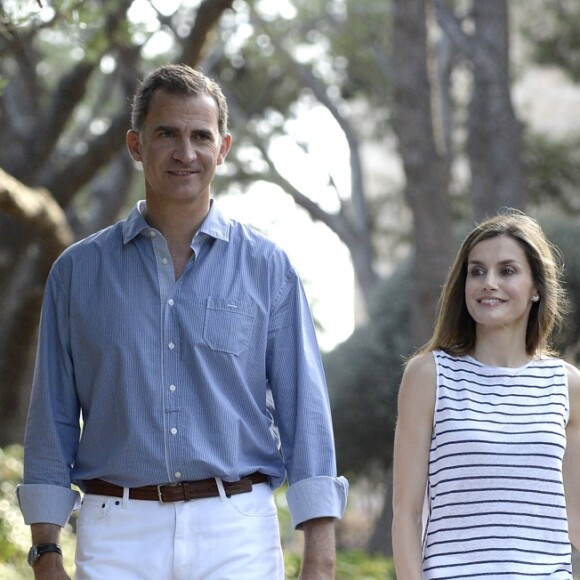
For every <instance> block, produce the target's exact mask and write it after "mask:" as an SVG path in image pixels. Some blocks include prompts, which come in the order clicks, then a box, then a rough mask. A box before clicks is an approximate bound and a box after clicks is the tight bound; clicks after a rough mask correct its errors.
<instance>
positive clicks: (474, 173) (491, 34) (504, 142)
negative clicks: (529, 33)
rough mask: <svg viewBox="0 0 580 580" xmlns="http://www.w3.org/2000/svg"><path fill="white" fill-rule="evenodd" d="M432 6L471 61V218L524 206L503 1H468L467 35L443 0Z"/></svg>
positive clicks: (525, 194)
mask: <svg viewBox="0 0 580 580" xmlns="http://www.w3.org/2000/svg"><path fill="white" fill-rule="evenodd" d="M436 5H437V18H438V21H439V24H440V25H441V27H442V28H443V29H444V30H445V33H446V34H447V35H448V36H449V37H450V38H451V39H452V40H453V41H454V42H455V44H456V45H457V47H458V48H459V50H460V51H461V52H462V53H463V55H464V56H465V57H467V58H468V59H469V60H470V61H471V63H472V65H473V66H472V70H473V83H472V92H471V102H470V104H469V118H468V142H467V152H468V156H469V164H470V168H471V197H472V207H473V214H474V217H475V218H476V220H478V221H479V220H481V219H484V218H486V217H489V216H490V215H493V214H495V213H496V211H497V210H498V209H499V208H501V207H516V208H519V209H524V208H525V206H526V201H527V192H526V185H525V174H524V168H523V163H522V160H521V127H520V124H519V123H518V121H517V119H516V117H515V113H514V109H513V105H512V100H511V92H510V75H509V13H508V5H507V0H473V11H472V18H473V24H474V30H475V32H474V33H473V34H472V35H467V34H466V33H465V32H464V31H463V29H462V27H461V23H460V22H459V21H458V19H457V18H455V16H454V15H453V13H452V12H451V10H450V9H449V8H448V6H447V5H446V4H445V2H443V0H436Z"/></svg>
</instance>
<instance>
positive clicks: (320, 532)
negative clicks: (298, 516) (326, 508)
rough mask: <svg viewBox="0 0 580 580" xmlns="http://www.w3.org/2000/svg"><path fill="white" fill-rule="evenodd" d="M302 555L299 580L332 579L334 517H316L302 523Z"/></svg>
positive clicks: (334, 553)
mask: <svg viewBox="0 0 580 580" xmlns="http://www.w3.org/2000/svg"><path fill="white" fill-rule="evenodd" d="M303 530H304V556H303V559H302V570H301V573H300V580H334V576H335V567H336V539H335V519H334V518H317V519H313V520H308V521H307V522H304V524H303Z"/></svg>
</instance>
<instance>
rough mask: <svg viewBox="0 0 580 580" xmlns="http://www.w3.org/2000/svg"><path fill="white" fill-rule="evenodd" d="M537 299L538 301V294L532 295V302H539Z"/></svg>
mask: <svg viewBox="0 0 580 580" xmlns="http://www.w3.org/2000/svg"><path fill="white" fill-rule="evenodd" d="M539 301H540V297H539V296H538V295H536V296H532V302H539Z"/></svg>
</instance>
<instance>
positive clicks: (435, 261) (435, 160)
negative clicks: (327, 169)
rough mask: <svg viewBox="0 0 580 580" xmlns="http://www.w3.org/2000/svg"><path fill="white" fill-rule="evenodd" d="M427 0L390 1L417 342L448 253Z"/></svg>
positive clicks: (428, 325) (425, 330) (425, 331)
mask: <svg viewBox="0 0 580 580" xmlns="http://www.w3.org/2000/svg"><path fill="white" fill-rule="evenodd" d="M427 6H428V4H427V2H426V1H425V0H395V1H394V3H393V10H394V14H393V26H394V32H393V85H394V102H393V127H394V130H395V133H396V135H397V138H398V142H399V151H400V153H401V157H402V158H403V164H404V168H405V177H406V186H405V197H406V200H407V203H408V205H409V207H410V208H411V211H412V213H413V239H414V242H415V259H414V266H413V272H412V288H413V290H412V294H411V303H412V308H411V334H412V338H413V343H414V345H415V346H417V347H418V346H420V345H421V344H423V343H424V342H425V341H426V340H427V339H428V338H429V336H430V335H431V332H432V327H433V321H434V318H435V305H436V304H437V300H438V298H439V292H440V289H441V283H442V282H443V280H444V278H445V275H446V273H447V270H448V268H449V264H450V259H451V253H452V247H453V243H452V238H451V235H450V232H451V225H452V213H451V203H450V199H449V194H448V185H449V173H448V165H447V160H446V156H445V155H446V151H445V149H444V146H443V143H442V142H440V140H439V139H438V135H439V134H440V129H441V128H440V127H436V126H435V117H434V115H433V103H434V98H433V87H432V86H431V83H430V78H431V71H430V70H429V64H430V63H432V62H434V60H435V59H432V58H431V56H430V54H431V47H430V46H428V37H427V17H428V13H427Z"/></svg>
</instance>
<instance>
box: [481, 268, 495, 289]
mask: <svg viewBox="0 0 580 580" xmlns="http://www.w3.org/2000/svg"><path fill="white" fill-rule="evenodd" d="M484 288H485V289H486V290H494V289H495V288H497V278H496V276H495V274H494V273H493V272H488V273H487V274H486V275H485V280H484Z"/></svg>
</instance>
